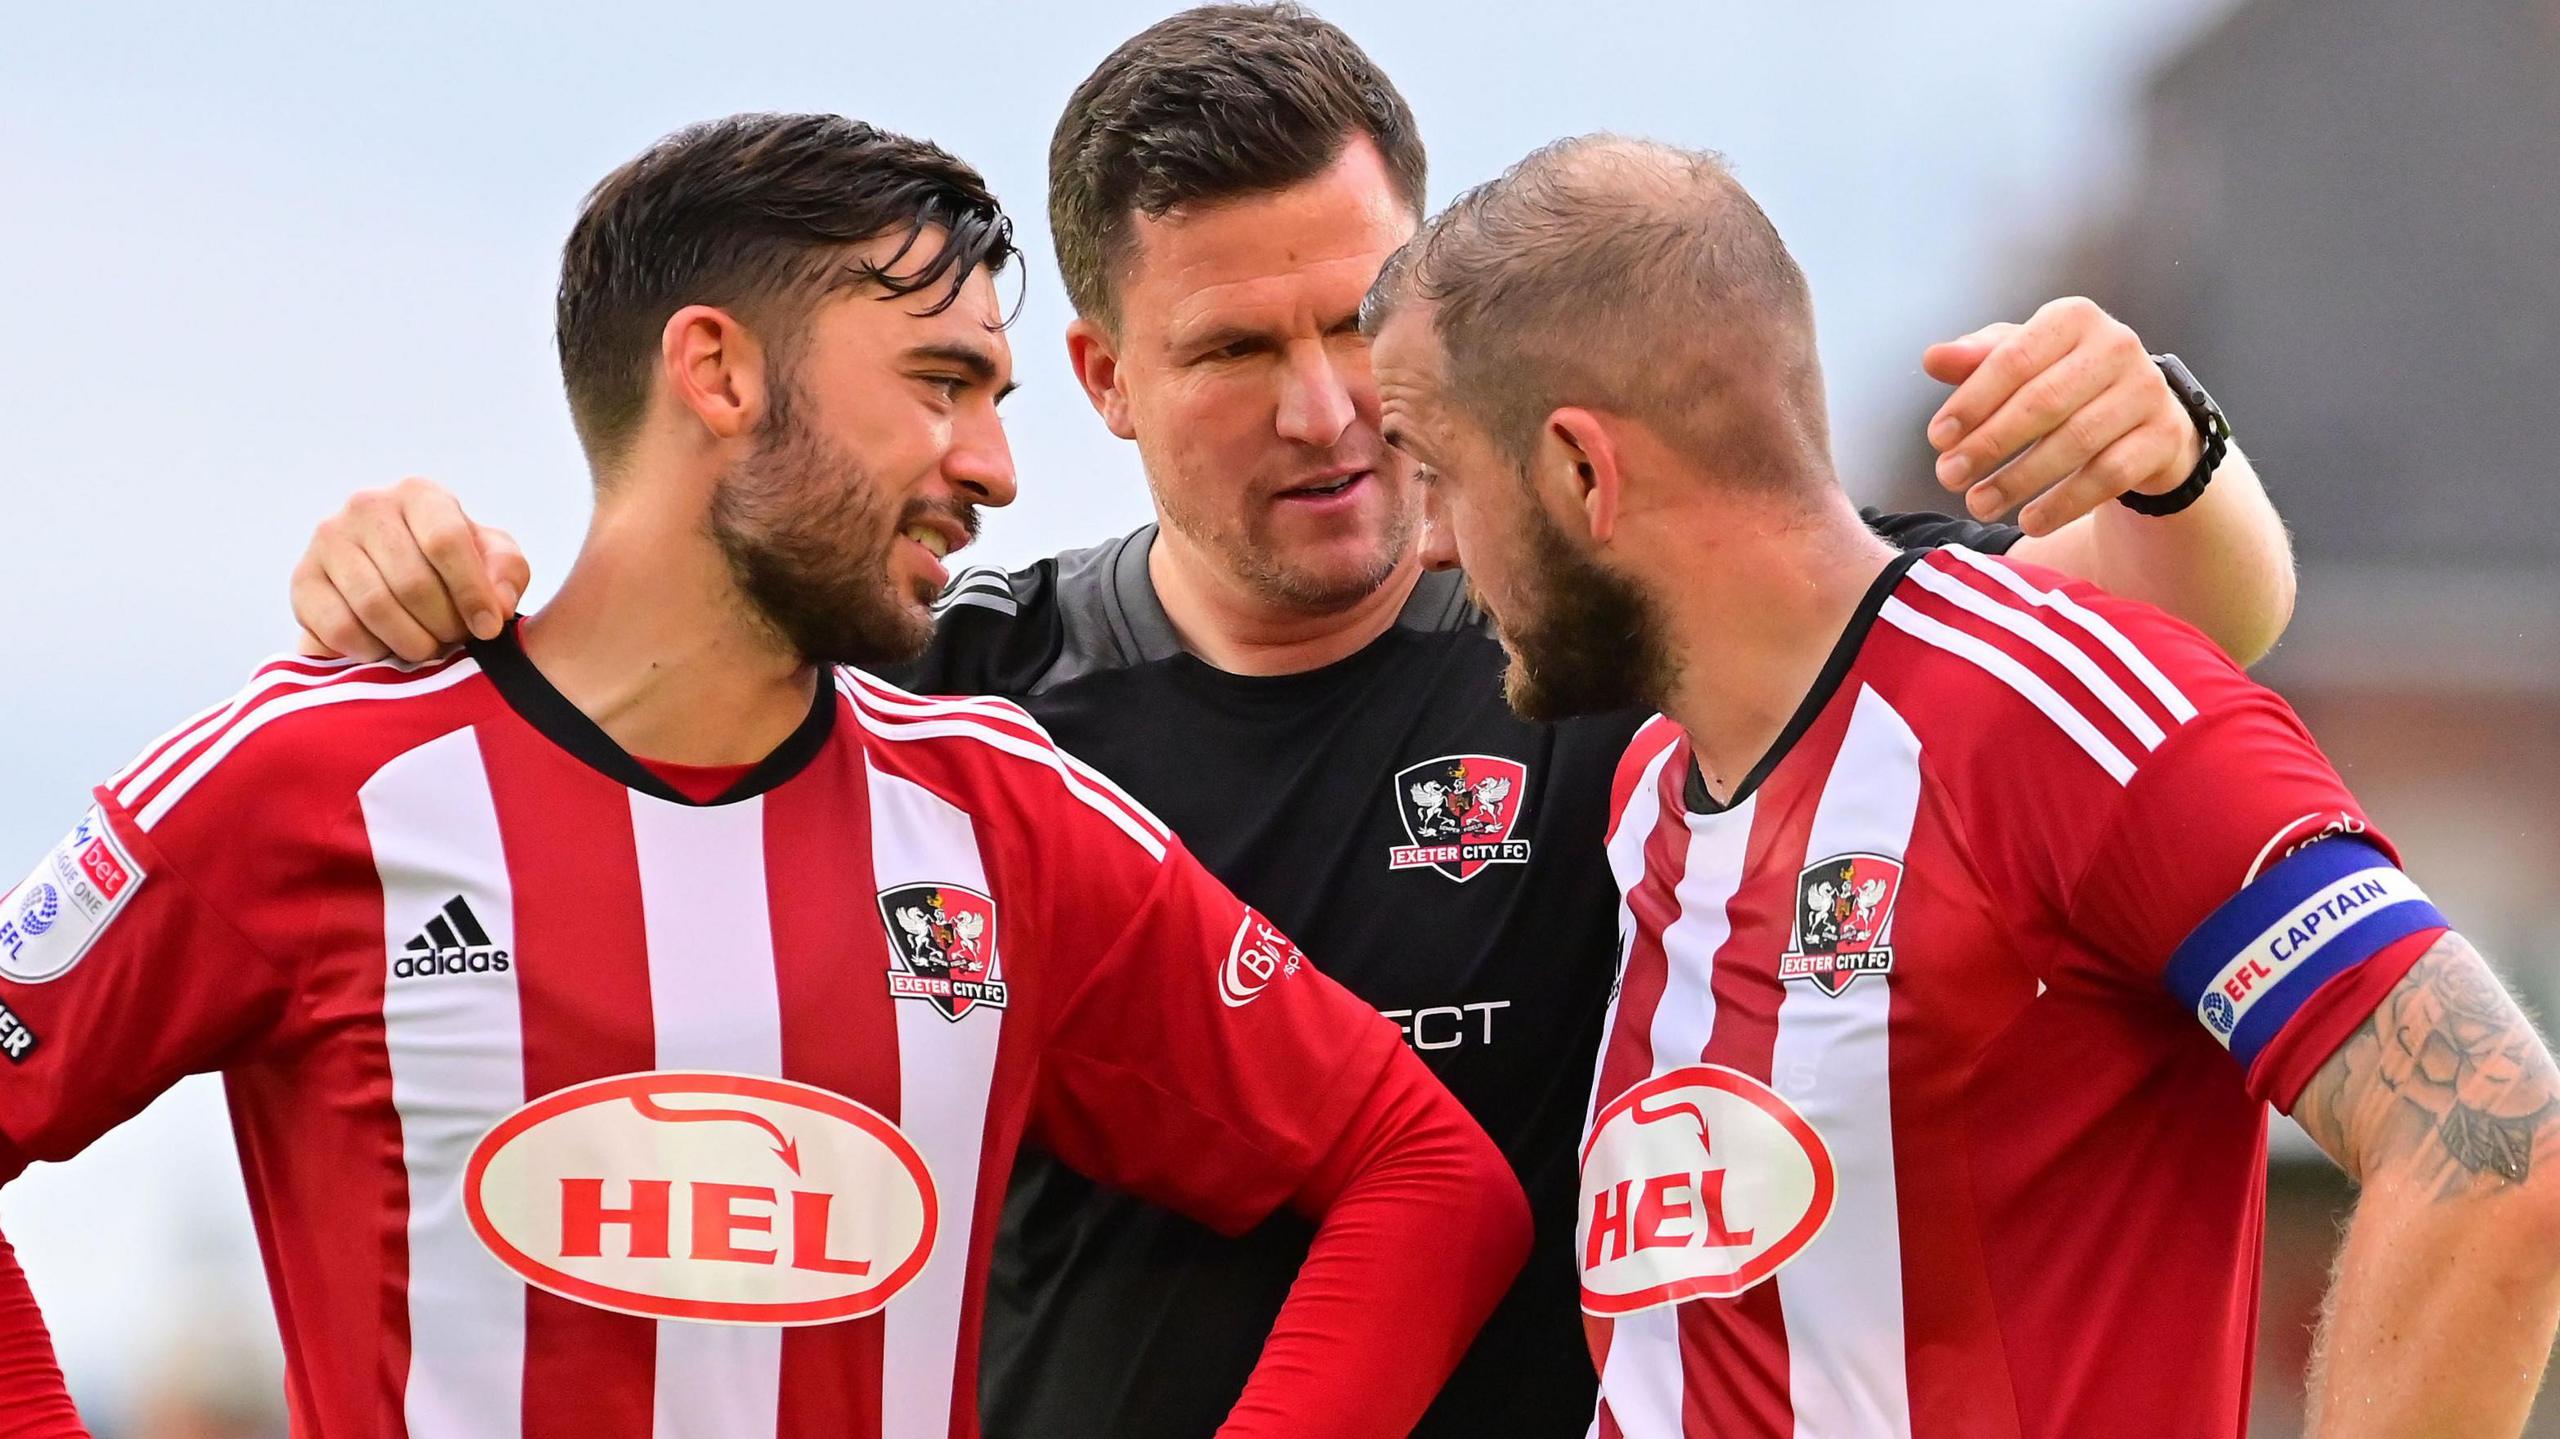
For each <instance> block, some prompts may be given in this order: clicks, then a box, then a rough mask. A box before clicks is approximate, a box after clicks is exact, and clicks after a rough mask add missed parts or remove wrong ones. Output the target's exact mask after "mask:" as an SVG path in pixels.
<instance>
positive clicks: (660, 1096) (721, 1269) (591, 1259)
mask: <svg viewBox="0 0 2560 1439" xmlns="http://www.w3.org/2000/svg"><path fill="white" fill-rule="evenodd" d="M462 1200H463V1207H464V1210H465V1211H466V1213H467V1214H468V1215H469V1217H470V1220H471V1229H472V1232H473V1233H474V1234H476V1235H478V1236H479V1238H480V1242H481V1244H483V1245H484V1246H486V1247H487V1248H488V1250H489V1252H490V1253H491V1254H492V1255H495V1256H496V1257H497V1259H498V1262H499V1263H501V1264H504V1265H505V1266H506V1267H507V1268H508V1269H510V1270H512V1271H514V1272H515V1274H516V1275H517V1277H519V1278H521V1279H523V1280H524V1281H525V1282H526V1283H527V1284H531V1285H534V1286H535V1287H537V1288H541V1289H546V1290H549V1291H550V1292H552V1293H554V1294H558V1295H560V1296H562V1297H564V1298H568V1299H574V1300H577V1301H578V1302H579V1303H581V1304H588V1305H593V1306H594V1307H596V1308H598V1309H611V1310H614V1311H617V1312H619V1313H624V1314H639V1315H645V1316H647V1317H649V1318H653V1319H687V1320H694V1321H699V1322H704V1323H715V1324H826V1323H832V1322H834V1321H836V1320H839V1319H851V1318H855V1317H858V1316H860V1315H864V1314H869V1313H872V1312H874V1311H876V1310H878V1309H879V1308H880V1307H881V1306H883V1305H885V1304H887V1303H888V1302H889V1300H890V1299H891V1298H892V1297H893V1296H894V1295H896V1294H897V1292H898V1291H899V1290H900V1289H902V1288H904V1287H905V1286H906V1285H907V1283H908V1282H909V1281H910V1280H912V1279H914V1278H915V1276H916V1275H917V1273H918V1272H919V1271H921V1270H922V1269H923V1268H924V1266H925V1262H926V1260H927V1259H929V1258H930V1257H931V1256H932V1253H933V1245H934V1236H935V1234H936V1233H937V1231H938V1229H939V1225H940V1201H939V1199H938V1197H937V1195H936V1192H935V1189H934V1183H933V1176H932V1174H931V1173H930V1172H929V1171H928V1170H927V1169H926V1168H925V1163H924V1158H923V1156H922V1155H920V1154H918V1153H917V1152H916V1147H915V1145H914V1144H913V1143H911V1142H910V1141H909V1140H908V1139H907V1136H906V1135H905V1134H904V1133H902V1132H900V1130H899V1129H898V1126H896V1125H895V1124H892V1123H890V1122H889V1121H888V1120H887V1119H885V1118H883V1117H881V1116H880V1115H879V1114H877V1113H875V1112H873V1111H872V1110H870V1109H868V1108H866V1107H864V1106H862V1105H860V1104H856V1103H854V1102H853V1101H852V1100H850V1099H846V1098H845V1097H843V1096H842V1095H838V1094H834V1093H830V1092H829V1091H827V1090H823V1089H815V1088H812V1087H810V1086H808V1085H805V1084H795V1083H793V1082H791V1081H789V1080H785V1079H768V1078H762V1077H758V1076H754V1075H743V1074H703V1073H682V1072H674V1071H662V1072H658V1073H653V1074H627V1075H621V1076H618V1077H615V1078H612V1079H600V1080H595V1081H592V1082H590V1083H586V1084H580V1085H574V1086H572V1087H570V1088H568V1089H563V1090H559V1091H556V1092H554V1093H552V1094H548V1095H545V1096H543V1097H542V1098H540V1099H537V1100H535V1101H533V1102H532V1103H531V1104H528V1105H526V1106H525V1107H524V1108H522V1109H519V1110H517V1111H516V1112H515V1113H514V1114H512V1115H510V1116H508V1117H507V1118H506V1119H504V1120H502V1121H500V1122H499V1124H498V1125H497V1127H496V1128H494V1129H492V1130H490V1131H489V1132H488V1134H487V1135H485V1136H483V1137H482V1138H481V1140H480V1142H479V1144H478V1145H477V1146H476V1147H474V1148H473V1150H472V1152H471V1160H470V1163H469V1165H468V1166H467V1167H466V1168H465V1169H464V1171H463V1178H462Z"/></svg>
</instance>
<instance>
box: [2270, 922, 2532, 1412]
mask: <svg viewBox="0 0 2560 1439" xmlns="http://www.w3.org/2000/svg"><path fill="white" fill-rule="evenodd" d="M2411 942H2413V943H2414V942H2420V941H2417V940H2414V939H2413V940H2412V941H2411ZM2292 1112H2293V1116H2294V1118H2295V1119H2297V1120H2299V1121H2300V1122H2301V1124H2302V1127H2303V1128H2304V1129H2305V1130H2306V1131H2308V1132H2309V1133H2310V1135H2311V1137H2312V1138H2313V1139H2314V1140H2316V1141H2318V1142H2319V1144H2320V1147H2321V1148H2323V1149H2325V1150H2327V1151H2328V1152H2329V1155H2330V1157H2331V1158H2333V1159H2335V1160H2337V1161H2338V1163H2339V1165H2340V1166H2341V1167H2343V1168H2344V1169H2345V1170H2346V1171H2347V1173H2348V1174H2349V1175H2350V1176H2352V1177H2353V1178H2354V1179H2355V1181H2356V1183H2357V1185H2358V1187H2359V1189H2360V1191H2361V1192H2360V1194H2359V1196H2358V1198H2357V1202H2356V1210H2355V1217H2354V1219H2353V1221H2352V1222H2351V1223H2350V1224H2349V1226H2348V1228H2347V1236H2346V1243H2345V1245H2344V1247H2343V1248H2342V1249H2341V1250H2340V1252H2339V1256H2338V1268H2337V1275H2336V1278H2335V1280H2334V1282H2333V1283H2332V1285H2331V1288H2330V1291H2329V1299H2328V1303H2327V1305H2326V1306H2325V1312H2324V1313H2323V1315H2322V1318H2321V1325H2320V1339H2319V1342H2318V1344H2317V1345H2316V1347H2315V1350H2314V1356H2313V1359H2312V1371H2311V1433H2312V1434H2313V1435H2314V1436H2317V1439H2351V1436H2364V1435H2373V1436H2382V1435H2411V1434H2445V1435H2457V1434H2458V1435H2462V1436H2465V1439H2492V1436H2497V1435H2513V1434H2516V1433H2518V1432H2519V1431H2521V1430H2522V1429H2523V1427H2524V1423H2525V1419H2526V1417H2527V1415H2528V1414H2529V1413H2530V1412H2531V1410H2532V1407H2533V1398H2534V1393H2535V1391H2536V1390H2537V1389H2538V1388H2539V1387H2540V1385H2541V1382H2542V1371H2543V1365H2544V1363H2545V1362H2546V1361H2547V1360H2548V1358H2549V1357H2550V1352H2551V1343H2552V1335H2553V1330H2554V1326H2555V1324H2560V1070H2555V1069H2554V1067H2553V1064H2552V1059H2551V1054H2550V1052H2549V1051H2548V1050H2547V1049H2546V1048H2545V1047H2544V1045H2543V1042H2542V1040H2541V1038H2540V1036H2538V1035H2536V1034H2535V1033H2534V1030H2533V1025H2532V1024H2531V1022H2530V1021H2528V1020H2527V1019H2526V1018H2525V1016H2524V1013H2523V1011H2522V1010H2520V1009H2519V1008H2517V1006H2516V1003H2515V1001H2514V1000H2513V999H2511V998H2509V997H2508V995H2507V991H2506V990H2505V988H2504V987H2503V986H2501V985H2500V984H2499V983H2498V979H2497V976H2496V975H2495V974H2493V973H2491V972H2490V969H2489V966H2488V965H2487V963H2486V962H2484V961H2483V960H2482V959H2481V958H2480V956H2479V954H2478V953H2477V952H2476V951H2474V950H2473V949H2472V947H2471V946H2470V944H2468V943H2467V942H2465V941H2464V940H2463V938H2462V937H2461V936H2460V935H2458V934H2453V933H2444V934H2442V935H2440V936H2438V937H2437V938H2436V939H2435V940H2434V941H2433V944H2432V947H2431V948H2429V949H2428V950H2427V952H2426V954H2425V955H2424V956H2423V957H2421V958H2420V959H2419V960H2418V961H2417V963H2416V964H2415V965H2414V966H2413V967H2412V968H2411V969H2410V970H2409V972H2408V974H2407V975H2406V976H2405V977H2404V978H2402V980H2401V981H2400V983H2399V984H2398V986H2397V987H2395V988H2394V989H2392V991H2391V992H2390V993H2389V994H2388V995H2387V996H2385V997H2384V999H2383V1001H2382V1003H2381V1005H2380V1006H2379V1007H2377V1008H2376V1009H2375V1010H2374V1011H2373V1014H2372V1016H2371V1017H2370V1018H2368V1019H2367V1020H2366V1021H2365V1022H2364V1024H2363V1025H2362V1026H2360V1027H2359V1028H2357V1029H2356V1030H2355V1031H2354V1032H2353V1033H2352V1034H2351V1035H2350V1036H2349V1037H2348V1039H2347V1041H2346V1043H2345V1044H2344V1045H2343V1046H2341V1047H2340V1048H2339V1049H2338V1050H2337V1052H2336V1053H2335V1054H2333V1055H2332V1056H2331V1057H2330V1059H2329V1061H2328V1063H2327V1064H2325V1065H2323V1066H2322V1067H2321V1069H2320V1070H2319V1072H2318V1073H2317V1074H2316V1075H2314V1076H2313V1078H2312V1080H2311V1082H2310V1084H2309V1085H2308V1086H2306V1087H2305V1088H2304V1090H2303V1091H2302V1094H2301V1095H2300V1097H2299V1098H2297V1099H2296V1100H2295V1102H2294V1105H2293V1110H2292Z"/></svg>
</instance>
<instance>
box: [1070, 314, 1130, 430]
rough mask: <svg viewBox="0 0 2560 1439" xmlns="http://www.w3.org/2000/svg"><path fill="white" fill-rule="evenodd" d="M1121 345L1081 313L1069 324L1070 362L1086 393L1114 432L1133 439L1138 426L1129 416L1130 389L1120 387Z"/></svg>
mask: <svg viewBox="0 0 2560 1439" xmlns="http://www.w3.org/2000/svg"><path fill="white" fill-rule="evenodd" d="M1118 345H1119V342H1118V341H1116V340H1114V339H1112V338H1111V332H1110V331H1108V330H1105V329H1104V328H1102V326H1100V325H1098V324H1096V323H1094V322H1093V321H1092V320H1089V319H1086V318H1085V317H1084V316H1082V315H1078V316H1076V317H1075V319H1074V321H1073V322H1071V323H1070V324H1069V325H1068V326H1067V363H1068V364H1069V365H1072V366H1074V367H1075V372H1076V383H1078V384H1080V385H1082V386H1084V397H1085V398H1086V399H1088V400H1091V401H1092V402H1093V412H1094V413H1095V414H1097V415H1100V416H1101V417H1102V423H1103V424H1104V426H1106V427H1107V428H1108V429H1109V430H1110V431H1111V433H1113V434H1115V435H1118V436H1119V437H1120V438H1122V439H1124V440H1134V439H1136V438H1137V437H1138V428H1137V426H1136V425H1134V424H1132V423H1130V420H1129V392H1128V391H1126V390H1123V389H1122V388H1120V351H1119V348H1118Z"/></svg>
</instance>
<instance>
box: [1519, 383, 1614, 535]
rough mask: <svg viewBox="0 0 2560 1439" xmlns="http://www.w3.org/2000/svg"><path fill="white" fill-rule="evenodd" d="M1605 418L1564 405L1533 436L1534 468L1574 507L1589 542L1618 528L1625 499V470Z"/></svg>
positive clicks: (1610, 533) (1611, 533)
mask: <svg viewBox="0 0 2560 1439" xmlns="http://www.w3.org/2000/svg"><path fill="white" fill-rule="evenodd" d="M1619 459H1620V456H1619V449H1618V444H1617V439H1616V437H1615V436H1614V435H1612V434H1611V433H1610V428H1609V423H1608V421H1606V420H1604V419H1602V418H1601V417H1600V416H1599V415H1597V414H1594V413H1593V412H1591V411H1589V410H1585V409H1580V408H1575V407H1568V408H1565V409H1561V410H1558V411H1556V412H1555V413H1554V414H1551V415H1549V416H1547V424H1546V429H1545V430H1544V431H1543V432H1542V433H1540V435H1539V436H1538V456H1537V466H1538V472H1539V473H1540V474H1541V475H1542V476H1550V475H1551V476H1553V477H1554V483H1555V485H1556V490H1557V492H1558V493H1559V494H1560V495H1561V497H1562V498H1563V500H1564V502H1565V503H1566V504H1568V505H1569V506H1571V507H1572V508H1574V509H1576V510H1578V511H1579V512H1580V513H1581V515H1582V522H1583V525H1584V527H1585V530H1586V532H1587V533H1589V534H1590V536H1591V542H1592V543H1593V544H1595V545H1605V544H1607V543H1609V541H1610V540H1611V539H1612V538H1614V537H1615V536H1616V535H1617V533H1618V513H1619V509H1620V507H1621V505H1622V504H1623V502H1624V500H1625V498H1626V471H1625V470H1624V469H1623V468H1622V467H1621V466H1620V463H1619Z"/></svg>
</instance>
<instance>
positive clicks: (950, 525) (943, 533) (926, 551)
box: [898, 513, 971, 595]
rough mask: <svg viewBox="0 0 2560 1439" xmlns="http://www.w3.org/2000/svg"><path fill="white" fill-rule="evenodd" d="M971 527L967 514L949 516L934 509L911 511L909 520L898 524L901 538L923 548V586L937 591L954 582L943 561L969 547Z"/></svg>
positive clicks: (920, 548)
mask: <svg viewBox="0 0 2560 1439" xmlns="http://www.w3.org/2000/svg"><path fill="white" fill-rule="evenodd" d="M969 529H970V526H969V524H968V522H967V521H966V519H964V518H957V517H948V518H947V517H945V516H943V515H940V514H935V513H927V514H925V515H922V516H913V515H911V516H909V517H908V520H907V523H906V524H905V525H903V526H901V527H900V528H899V530H898V538H899V539H901V540H904V541H906V542H907V543H908V544H911V545H913V546H915V547H916V549H917V550H919V551H921V552H922V553H921V556H920V558H922V560H923V561H924V577H923V581H924V582H923V586H922V587H923V588H928V589H930V590H931V592H932V593H933V594H936V595H938V594H940V593H942V591H943V589H944V587H945V586H947V585H949V584H950V583H951V572H950V571H949V570H947V569H944V568H943V564H942V562H943V561H944V560H947V559H949V558H950V557H951V556H952V555H953V554H954V553H956V552H957V551H959V550H962V549H965V548H967V547H968V544H969V540H970V538H971V536H970V534H969Z"/></svg>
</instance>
